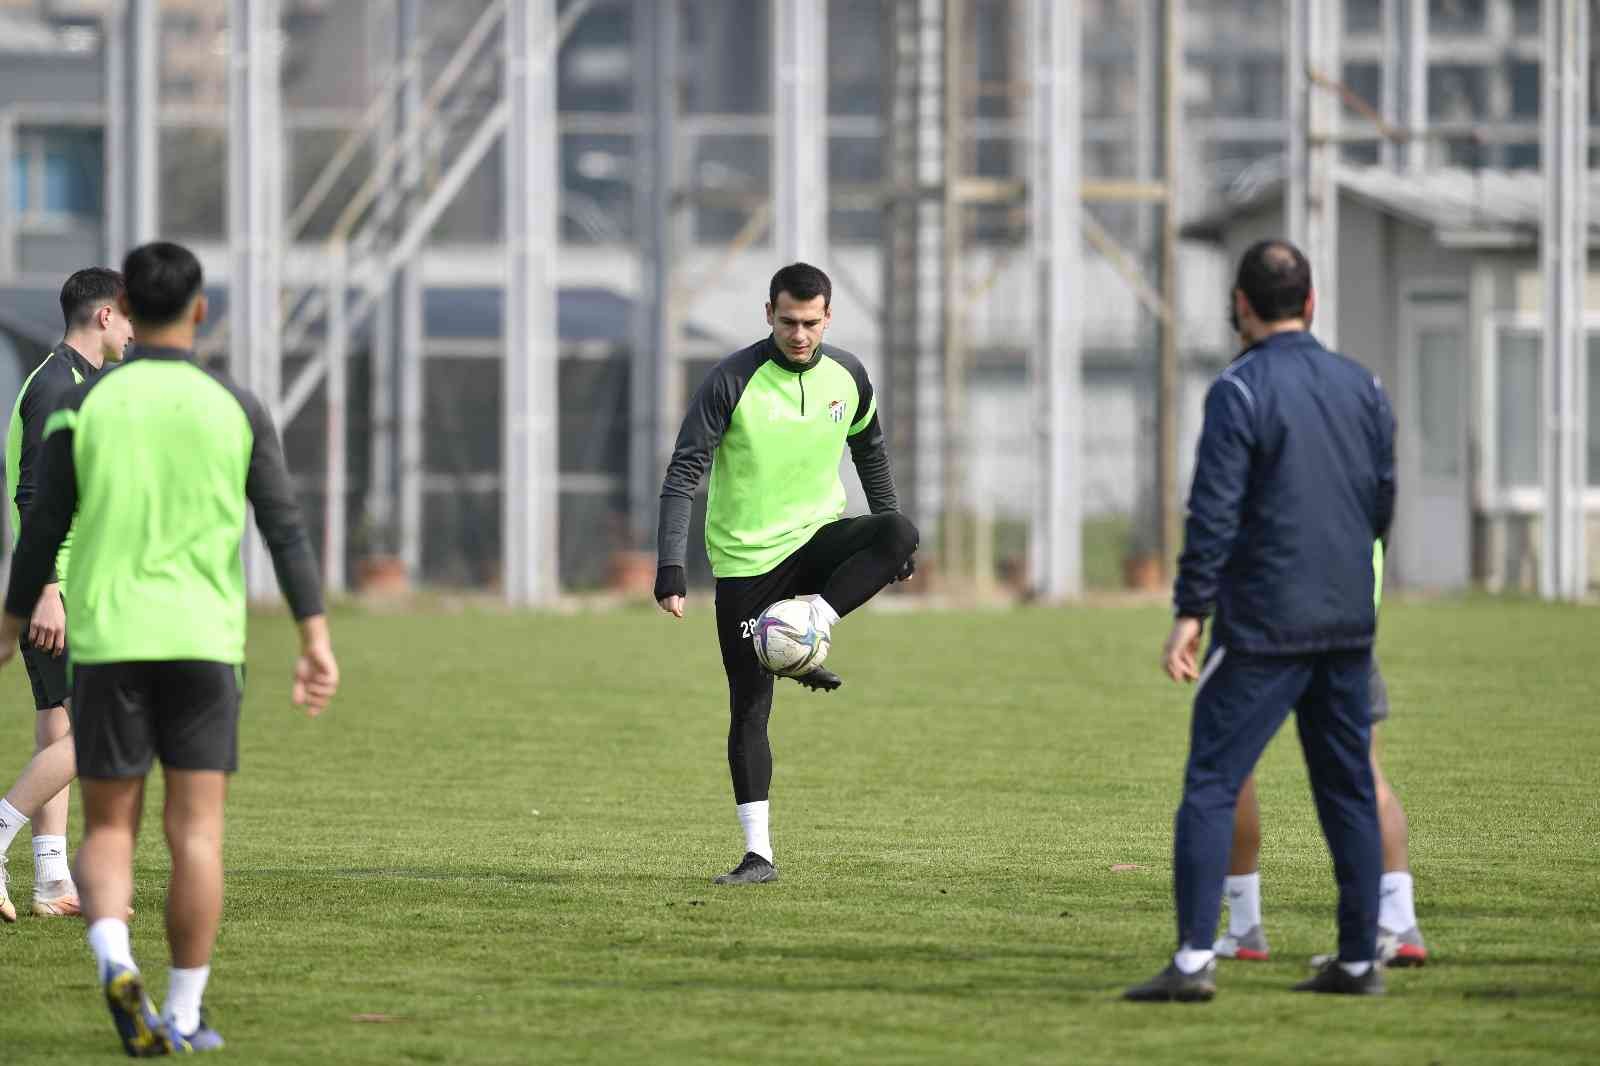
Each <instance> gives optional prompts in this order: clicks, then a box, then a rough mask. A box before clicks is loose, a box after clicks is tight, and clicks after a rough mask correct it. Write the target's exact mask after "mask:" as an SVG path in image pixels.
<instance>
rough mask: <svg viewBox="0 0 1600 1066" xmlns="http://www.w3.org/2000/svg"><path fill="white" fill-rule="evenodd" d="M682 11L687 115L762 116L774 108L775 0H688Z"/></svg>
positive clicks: (681, 57)
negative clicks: (772, 0) (772, 16)
mask: <svg viewBox="0 0 1600 1066" xmlns="http://www.w3.org/2000/svg"><path fill="white" fill-rule="evenodd" d="M680 10H681V12H682V18H681V20H680V22H679V24H678V30H679V34H680V36H679V43H680V45H681V46H682V49H683V51H682V53H681V54H680V55H679V58H678V63H679V69H680V71H681V72H682V75H683V101H684V108H683V110H684V113H685V114H690V115H705V114H728V115H759V114H761V113H762V112H765V111H768V110H770V107H771V98H772V23H771V20H770V16H771V4H770V0H687V2H686V3H684V5H683V7H682V8H681V9H680Z"/></svg>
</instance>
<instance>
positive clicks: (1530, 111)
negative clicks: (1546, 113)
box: [1511, 59, 1544, 118]
mask: <svg viewBox="0 0 1600 1066" xmlns="http://www.w3.org/2000/svg"><path fill="white" fill-rule="evenodd" d="M1543 88H1544V87H1543V86H1542V85H1540V84H1539V61H1538V60H1536V59H1535V60H1520V59H1519V60H1513V61H1512V63H1511V114H1512V116H1513V117H1515V118H1538V117H1539V93H1540V90H1541V89H1543Z"/></svg>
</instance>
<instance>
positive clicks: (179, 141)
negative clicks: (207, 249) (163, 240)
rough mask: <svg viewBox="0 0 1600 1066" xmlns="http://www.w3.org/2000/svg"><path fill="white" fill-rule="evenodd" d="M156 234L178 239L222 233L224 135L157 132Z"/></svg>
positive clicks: (199, 130) (207, 130)
mask: <svg viewBox="0 0 1600 1066" xmlns="http://www.w3.org/2000/svg"><path fill="white" fill-rule="evenodd" d="M160 164H161V193H160V195H161V231H162V233H163V235H165V236H170V237H175V238H183V237H200V238H210V239H220V238H222V237H224V236H225V235H226V233H227V225H228V198H227V191H226V186H225V185H224V184H223V183H224V181H225V180H226V178H227V174H228V140H227V134H226V133H225V132H224V131H223V130H222V129H221V128H220V127H209V126H207V127H192V126H166V127H163V128H162V130H161V159H160Z"/></svg>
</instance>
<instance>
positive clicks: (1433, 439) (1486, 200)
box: [1185, 168, 1600, 591]
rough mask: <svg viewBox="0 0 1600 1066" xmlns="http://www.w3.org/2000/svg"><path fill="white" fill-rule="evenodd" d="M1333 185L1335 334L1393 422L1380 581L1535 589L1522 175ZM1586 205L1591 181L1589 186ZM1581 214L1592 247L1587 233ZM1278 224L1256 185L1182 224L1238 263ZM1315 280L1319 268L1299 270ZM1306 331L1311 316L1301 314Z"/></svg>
mask: <svg viewBox="0 0 1600 1066" xmlns="http://www.w3.org/2000/svg"><path fill="white" fill-rule="evenodd" d="M1337 180H1338V186H1339V205H1338V217H1339V248H1338V272H1339V276H1338V279H1337V283H1338V306H1337V308H1336V313H1337V314H1338V322H1337V330H1338V346H1339V348H1340V349H1341V350H1342V351H1343V352H1344V353H1345V354H1346V355H1349V356H1351V357H1352V358H1355V359H1357V360H1359V361H1361V362H1362V363H1364V364H1366V365H1367V366H1370V367H1371V368H1372V370H1373V372H1374V373H1376V374H1378V375H1379V376H1380V377H1381V378H1382V379H1383V381H1384V383H1385V385H1386V387H1387V388H1388V389H1389V392H1390V396H1391V399H1392V401H1393V403H1394V409H1395V416H1396V418H1397V420H1398V423H1399V433H1398V437H1397V455H1396V461H1397V466H1398V477H1399V483H1400V498H1399V505H1398V511H1397V514H1396V520H1395V526H1394V534H1393V540H1392V542H1391V547H1390V561H1391V567H1392V571H1391V572H1392V578H1393V580H1394V582H1395V583H1397V584H1401V585H1404V586H1407V587H1411V588H1427V589H1446V590H1448V589H1462V588H1466V587H1469V586H1471V585H1474V584H1477V585H1481V586H1483V587H1486V588H1488V589H1489V590H1491V591H1500V590H1518V591H1521V590H1527V591H1532V590H1534V589H1535V588H1536V587H1537V583H1538V571H1539V566H1538V564H1539V554H1540V552H1541V550H1542V543H1541V537H1540V515H1541V513H1542V511H1543V508H1544V489H1543V487H1542V486H1543V481H1542V477H1541V470H1540V463H1541V459H1540V440H1541V437H1542V435H1543V433H1544V431H1545V422H1544V416H1543V412H1542V410H1541V406H1542V405H1541V400H1540V397H1541V393H1542V382H1543V375H1544V374H1545V373H1546V372H1547V368H1546V367H1545V366H1544V365H1543V363H1544V357H1543V349H1542V328H1541V314H1540V308H1541V300H1542V294H1543V286H1542V282H1541V277H1540V272H1539V259H1538V240H1539V218H1540V208H1541V204H1542V195H1543V183H1542V179H1541V177H1540V175H1539V174H1538V172H1536V171H1512V172H1504V171H1475V172H1474V171H1464V170H1445V171H1437V172H1433V173H1428V174H1423V175H1417V176H1409V175H1402V174H1397V173H1395V172H1393V171H1389V170H1383V169H1379V168H1370V169H1369V168H1345V169H1341V170H1340V172H1339V173H1338V176H1337ZM1591 189H1592V191H1591V192H1590V198H1591V202H1595V203H1600V181H1594V182H1592V184H1591ZM1594 221H1595V219H1593V218H1592V221H1591V229H1590V242H1591V248H1593V247H1594V245H1595V243H1596V242H1600V226H1595V225H1594V224H1593V222H1594ZM1282 230H1283V186H1282V184H1281V182H1279V183H1267V184H1264V185H1261V186H1258V187H1257V188H1255V189H1253V190H1250V191H1249V192H1247V193H1244V194H1241V195H1239V196H1238V197H1236V198H1235V200H1234V202H1233V203H1231V204H1230V205H1229V206H1228V207H1227V208H1225V209H1223V210H1222V211H1219V212H1218V213H1216V214H1213V215H1212V216H1210V217H1208V218H1205V219H1202V220H1199V221H1197V222H1195V223H1192V224H1191V225H1189V226H1188V227H1187V228H1186V231H1185V235H1186V236H1187V237H1189V238H1190V239H1198V240H1207V241H1211V242H1214V243H1216V244H1218V245H1220V246H1221V247H1222V248H1223V250H1224V252H1225V253H1226V255H1227V257H1228V258H1229V259H1231V260H1237V258H1238V256H1239V255H1241V254H1242V253H1243V251H1244V249H1245V248H1247V247H1248V246H1249V245H1250V244H1251V243H1252V242H1254V241H1256V240H1259V239H1261V238H1263V237H1270V236H1277V235H1281V233H1282ZM1312 280H1313V284H1315V282H1316V279H1315V278H1313V279H1312ZM1586 293H1587V295H1586V300H1585V308H1586V320H1585V324H1586V327H1587V335H1588V355H1587V357H1588V388H1587V392H1588V410H1589V412H1591V414H1590V417H1589V419H1588V425H1587V441H1588V449H1587V453H1588V485H1589V490H1588V498H1587V501H1586V506H1587V512H1588V562H1589V585H1590V587H1591V588H1594V587H1595V586H1597V585H1600V417H1597V414H1600V273H1597V272H1596V263H1595V260H1594V259H1593V257H1592V253H1591V260H1590V272H1589V276H1588V284H1587V287H1586ZM1313 332H1315V326H1313Z"/></svg>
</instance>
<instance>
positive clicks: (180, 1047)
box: [166, 1007, 223, 1055]
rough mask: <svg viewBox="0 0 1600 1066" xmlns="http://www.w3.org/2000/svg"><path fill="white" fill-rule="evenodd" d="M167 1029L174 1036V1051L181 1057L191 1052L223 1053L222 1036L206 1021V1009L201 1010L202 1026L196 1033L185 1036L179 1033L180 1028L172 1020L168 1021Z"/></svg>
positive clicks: (197, 1028)
mask: <svg viewBox="0 0 1600 1066" xmlns="http://www.w3.org/2000/svg"><path fill="white" fill-rule="evenodd" d="M166 1028H167V1031H168V1032H169V1033H171V1034H172V1050H173V1051H175V1052H177V1053H178V1054H180V1055H185V1054H188V1053H189V1052H191V1051H221V1050H222V1047H223V1043H222V1034H221V1033H219V1032H217V1031H216V1030H215V1029H213V1028H211V1023H210V1022H208V1021H206V1009H205V1008H204V1007H201V1008H200V1024H199V1026H197V1027H196V1028H195V1031H194V1032H192V1033H190V1034H188V1035H187V1036H185V1035H184V1034H183V1033H180V1032H178V1027H177V1026H176V1025H174V1024H173V1022H172V1019H171V1018H168V1019H167V1020H166Z"/></svg>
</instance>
